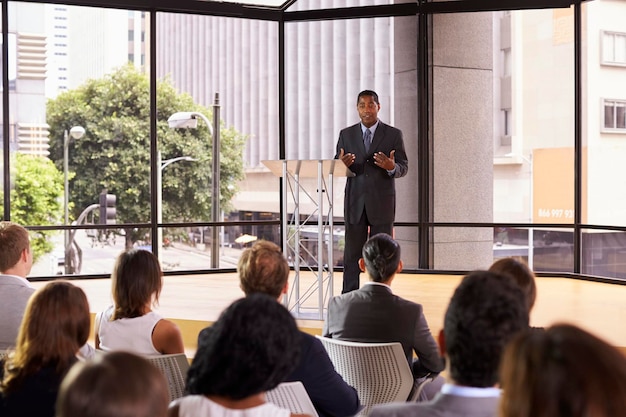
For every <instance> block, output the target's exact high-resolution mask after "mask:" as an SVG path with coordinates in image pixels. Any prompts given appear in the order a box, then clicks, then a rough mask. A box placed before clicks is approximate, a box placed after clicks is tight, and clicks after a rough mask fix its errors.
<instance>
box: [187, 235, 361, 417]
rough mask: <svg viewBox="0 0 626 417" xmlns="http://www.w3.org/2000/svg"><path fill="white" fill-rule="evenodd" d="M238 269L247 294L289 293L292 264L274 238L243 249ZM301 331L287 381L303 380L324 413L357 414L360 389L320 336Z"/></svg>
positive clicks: (204, 332) (206, 333)
mask: <svg viewBox="0 0 626 417" xmlns="http://www.w3.org/2000/svg"><path fill="white" fill-rule="evenodd" d="M237 272H238V273H239V281H240V284H239V286H240V287H241V289H242V290H243V292H244V293H245V294H246V295H249V294H252V293H257V292H260V293H264V294H268V295H271V296H272V297H276V299H277V300H278V301H280V299H281V298H282V296H283V295H284V294H286V293H287V285H288V278H289V264H288V263H287V260H286V259H285V257H284V256H283V254H282V252H281V250H280V248H279V247H278V246H277V245H276V244H274V243H272V242H269V241H265V240H260V241H257V242H256V243H255V244H254V245H253V246H252V247H250V248H248V249H246V250H245V251H243V253H242V254H241V257H240V258H239V263H238V265H237ZM210 332H211V328H210V327H207V328H206V329H203V330H202V331H201V332H200V336H199V338H200V339H202V338H205V337H209V335H210ZM300 335H301V342H300V360H299V362H298V364H297V366H296V368H295V370H294V371H293V372H292V373H291V375H289V377H287V379H286V380H285V382H291V381H301V382H302V385H304V388H305V389H306V392H307V393H308V394H309V397H310V398H311V402H312V403H313V406H314V407H315V409H316V410H317V413H318V414H319V416H320V417H348V416H353V415H355V414H356V413H357V412H358V411H359V410H360V409H361V404H360V402H359V396H358V394H357V392H356V390H355V389H354V388H353V387H351V386H350V385H348V384H347V383H346V382H345V381H344V380H343V378H342V377H341V375H339V374H338V373H337V372H336V371H335V367H334V366H333V364H332V362H331V361H330V358H329V357H328V354H327V353H326V350H325V349H324V346H323V345H322V343H321V342H320V341H319V340H317V338H315V337H314V336H312V335H310V334H308V333H304V332H300ZM198 344H200V343H198Z"/></svg>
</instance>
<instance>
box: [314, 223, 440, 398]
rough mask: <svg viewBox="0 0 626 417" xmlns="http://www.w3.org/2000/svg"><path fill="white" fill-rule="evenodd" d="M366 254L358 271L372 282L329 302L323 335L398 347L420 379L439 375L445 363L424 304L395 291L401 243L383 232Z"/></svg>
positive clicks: (372, 240) (366, 248) (368, 245)
mask: <svg viewBox="0 0 626 417" xmlns="http://www.w3.org/2000/svg"><path fill="white" fill-rule="evenodd" d="M362 254H363V257H362V258H361V259H359V267H360V268H361V271H363V272H365V274H366V276H367V277H368V278H369V280H370V281H369V282H367V283H365V284H364V285H363V286H362V287H361V288H360V289H358V290H354V291H351V292H349V293H345V294H342V295H339V296H336V297H333V298H331V300H330V301H329V303H328V316H327V319H326V322H325V323H324V332H323V333H324V336H326V337H330V338H335V339H342V340H349V341H354V342H369V343H371V342H400V343H401V344H402V347H403V349H404V353H405V355H406V357H407V360H408V361H409V364H410V365H411V367H412V370H413V375H414V376H415V378H416V379H419V378H422V377H424V376H426V375H428V374H430V373H435V374H436V373H439V372H441V371H442V370H443V369H444V364H443V360H442V358H441V356H440V355H439V347H438V346H437V342H436V341H435V339H434V337H433V335H432V333H431V331H430V329H429V327H428V323H427V321H426V317H424V311H423V308H422V305H421V304H417V303H414V302H413V301H409V300H405V299H403V298H400V297H398V296H397V295H394V294H393V292H392V291H391V283H392V282H393V279H394V278H395V276H396V273H398V272H400V271H402V260H401V259H400V245H399V244H398V242H396V241H395V240H393V239H392V238H391V236H389V235H387V234H384V233H379V234H377V235H374V236H372V237H371V238H370V239H369V240H368V241H367V242H365V245H364V246H363V251H362ZM413 351H415V353H416V354H417V359H415V360H413ZM442 383H443V378H439V377H438V378H437V379H436V383H431V384H429V385H431V386H433V387H436V388H439V387H440V386H441V384H442ZM433 391H434V392H436V391H437V389H434V390H433ZM434 392H433V393H431V394H430V395H428V396H427V398H430V396H432V395H434Z"/></svg>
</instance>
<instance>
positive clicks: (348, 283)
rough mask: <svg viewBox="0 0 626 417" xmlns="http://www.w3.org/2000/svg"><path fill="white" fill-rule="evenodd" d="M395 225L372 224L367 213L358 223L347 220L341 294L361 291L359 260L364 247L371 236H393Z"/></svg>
mask: <svg viewBox="0 0 626 417" xmlns="http://www.w3.org/2000/svg"><path fill="white" fill-rule="evenodd" d="M392 231H393V224H375V225H374V224H370V222H369V221H368V218H367V213H366V212H365V211H363V214H362V215H361V218H360V219H359V221H358V223H356V224H354V223H350V222H349V219H346V226H345V239H344V240H345V246H344V250H343V288H342V290H341V293H342V294H344V293H347V292H350V291H352V290H357V289H359V286H360V282H359V276H360V273H361V270H360V269H359V259H360V258H361V257H362V256H361V251H362V250H363V245H364V244H365V242H366V241H367V239H368V238H369V237H370V236H374V235H375V234H378V233H387V234H388V235H389V236H391V233H392Z"/></svg>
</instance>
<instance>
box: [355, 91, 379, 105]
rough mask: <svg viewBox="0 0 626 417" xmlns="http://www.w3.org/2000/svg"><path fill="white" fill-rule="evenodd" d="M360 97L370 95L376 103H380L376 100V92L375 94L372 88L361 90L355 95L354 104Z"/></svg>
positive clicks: (357, 102)
mask: <svg viewBox="0 0 626 417" xmlns="http://www.w3.org/2000/svg"><path fill="white" fill-rule="evenodd" d="M361 97H372V98H373V99H374V102H375V103H376V104H380V102H379V101H378V94H376V92H375V91H373V90H363V91H361V92H360V93H359V95H358V96H357V97H356V104H359V100H360V99H361Z"/></svg>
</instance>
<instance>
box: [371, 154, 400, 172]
mask: <svg viewBox="0 0 626 417" xmlns="http://www.w3.org/2000/svg"><path fill="white" fill-rule="evenodd" d="M395 153H396V151H395V150H393V151H391V152H390V153H389V156H387V155H385V153H384V152H376V153H375V154H374V163H375V164H376V166H379V167H381V168H382V169H386V170H387V171H391V170H392V169H394V168H395V167H396V159H395V156H394V155H395Z"/></svg>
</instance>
